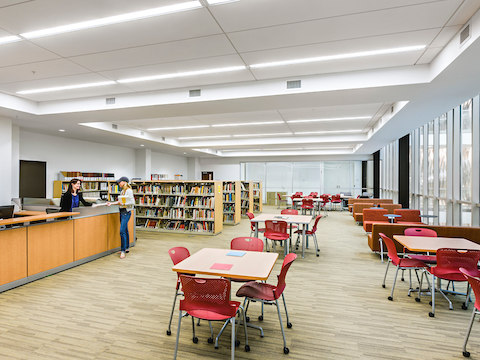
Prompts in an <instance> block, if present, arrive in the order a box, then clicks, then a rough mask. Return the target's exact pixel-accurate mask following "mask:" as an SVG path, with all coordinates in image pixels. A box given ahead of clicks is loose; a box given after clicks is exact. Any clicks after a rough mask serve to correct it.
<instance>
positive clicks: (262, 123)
mask: <svg viewBox="0 0 480 360" xmlns="http://www.w3.org/2000/svg"><path fill="white" fill-rule="evenodd" d="M273 124H284V122H283V121H280V120H279V121H264V122H261V121H258V122H248V123H230V124H214V125H212V127H229V126H232V127H233V126H248V125H273Z"/></svg>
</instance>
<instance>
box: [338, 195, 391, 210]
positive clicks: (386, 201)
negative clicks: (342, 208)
mask: <svg viewBox="0 0 480 360" xmlns="http://www.w3.org/2000/svg"><path fill="white" fill-rule="evenodd" d="M362 203H373V204H374V205H379V204H393V200H392V199H372V198H368V199H365V198H361V199H348V210H349V211H350V212H352V211H353V204H362Z"/></svg>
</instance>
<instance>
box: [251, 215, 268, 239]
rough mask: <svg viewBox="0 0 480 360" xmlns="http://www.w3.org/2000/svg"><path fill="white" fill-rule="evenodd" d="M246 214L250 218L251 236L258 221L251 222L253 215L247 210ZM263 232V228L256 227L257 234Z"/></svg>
mask: <svg viewBox="0 0 480 360" xmlns="http://www.w3.org/2000/svg"><path fill="white" fill-rule="evenodd" d="M247 216H248V218H249V219H250V236H252V235H253V234H255V226H259V225H258V222H257V223H254V222H252V219H253V218H254V217H255V215H253V214H252V213H251V212H247ZM263 232H265V228H258V231H257V233H258V234H260V233H263Z"/></svg>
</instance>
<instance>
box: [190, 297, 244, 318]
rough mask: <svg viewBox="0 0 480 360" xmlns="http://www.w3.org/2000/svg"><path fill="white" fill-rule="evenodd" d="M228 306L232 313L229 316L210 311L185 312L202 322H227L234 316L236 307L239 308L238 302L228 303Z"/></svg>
mask: <svg viewBox="0 0 480 360" xmlns="http://www.w3.org/2000/svg"><path fill="white" fill-rule="evenodd" d="M230 305H231V307H232V311H231V312H230V313H229V314H222V313H219V312H216V311H211V310H200V309H199V310H188V311H187V312H188V313H189V314H190V315H191V316H193V317H196V318H197V319H203V320H211V321H217V320H227V319H229V318H231V317H233V316H235V313H236V312H237V309H238V307H239V306H240V302H238V301H230Z"/></svg>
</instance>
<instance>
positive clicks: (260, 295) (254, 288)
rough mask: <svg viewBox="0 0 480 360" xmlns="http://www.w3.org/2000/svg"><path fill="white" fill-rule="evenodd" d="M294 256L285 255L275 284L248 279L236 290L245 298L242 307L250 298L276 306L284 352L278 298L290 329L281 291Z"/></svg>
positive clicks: (290, 324)
mask: <svg viewBox="0 0 480 360" xmlns="http://www.w3.org/2000/svg"><path fill="white" fill-rule="evenodd" d="M296 258H297V255H295V254H288V255H287V256H285V259H284V260H283V264H282V270H281V271H280V275H278V282H277V285H270V284H267V283H262V282H256V281H250V282H248V283H246V284H244V285H242V287H241V288H240V289H238V291H237V296H239V297H245V300H244V302H243V306H244V308H245V303H247V304H246V306H247V308H248V303H250V301H251V300H256V301H261V302H262V303H266V304H273V305H275V306H276V307H277V314H278V321H279V322H280V329H281V330H282V336H283V352H284V353H285V354H288V353H289V352H290V350H289V349H288V347H287V341H286V339H285V332H284V330H283V323H282V316H281V314H280V307H279V306H278V298H279V297H280V296H281V297H282V300H283V306H284V307H285V314H286V316H287V327H288V328H289V329H290V328H291V327H292V323H291V322H290V321H289V318H288V311H287V304H286V302H285V296H284V295H283V291H284V290H285V287H286V283H285V277H286V276H287V271H288V269H289V268H290V266H291V265H292V263H293V262H294V261H295V259H296ZM258 320H260V321H262V320H263V315H261V316H259V318H258Z"/></svg>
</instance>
